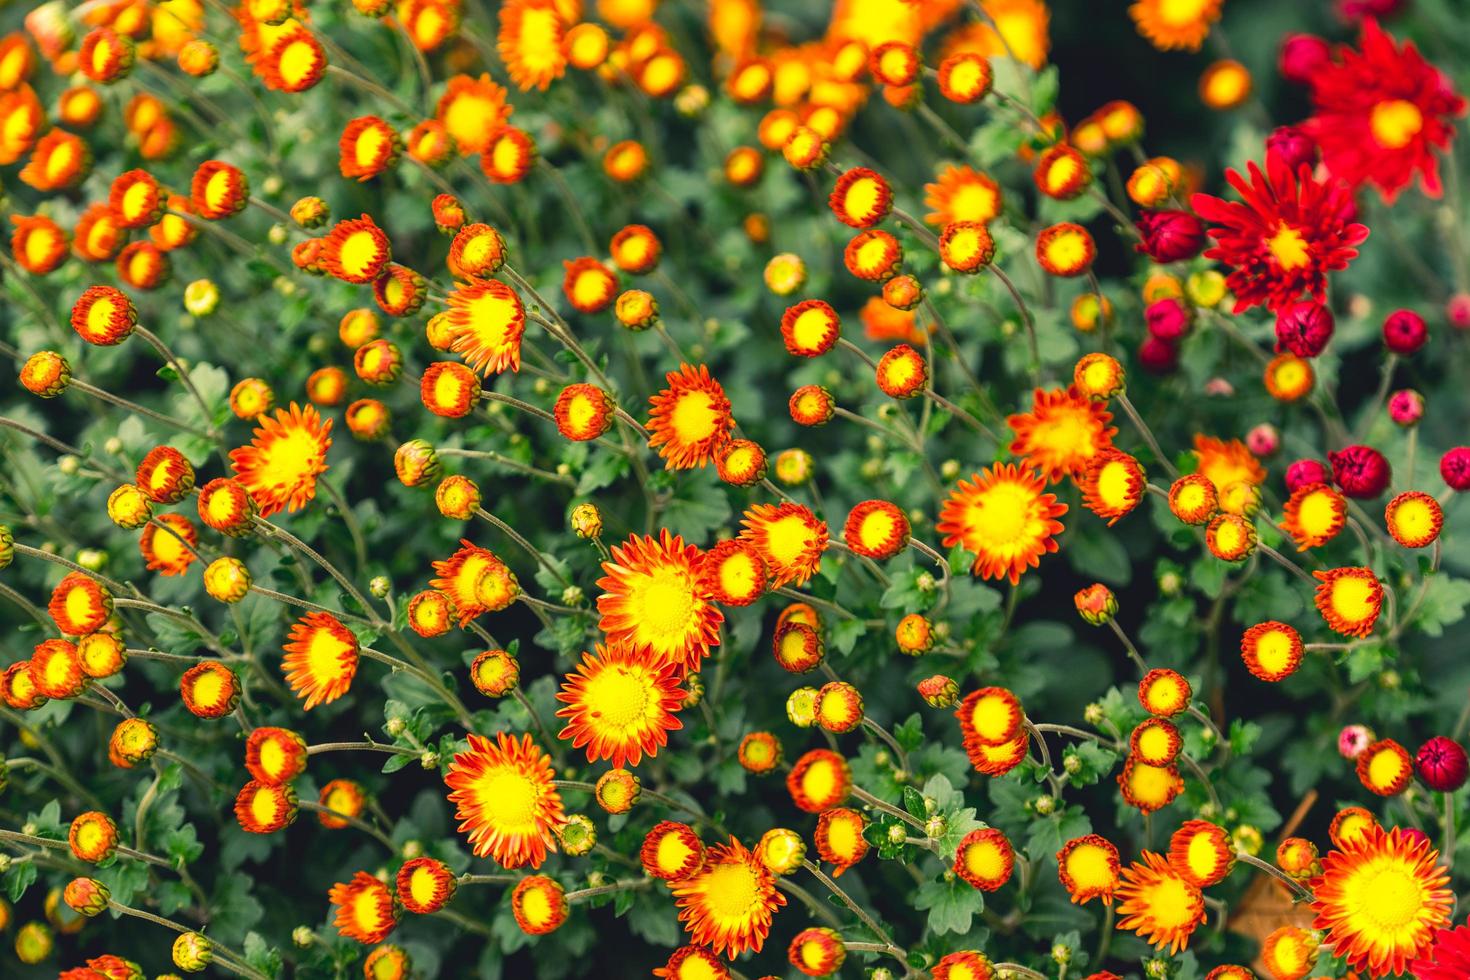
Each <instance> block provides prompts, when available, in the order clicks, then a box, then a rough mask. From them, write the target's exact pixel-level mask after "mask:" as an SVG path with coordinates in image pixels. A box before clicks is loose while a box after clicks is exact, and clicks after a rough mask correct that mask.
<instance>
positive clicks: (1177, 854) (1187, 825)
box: [1169, 820, 1235, 888]
mask: <svg viewBox="0 0 1470 980" xmlns="http://www.w3.org/2000/svg"><path fill="white" fill-rule="evenodd" d="M1169 863H1170V864H1171V865H1173V867H1174V870H1175V871H1177V872H1178V873H1179V874H1180V875H1181V876H1182V877H1183V878H1184V879H1185V880H1186V881H1188V882H1189V883H1190V884H1192V885H1194V886H1195V887H1196V888H1210V887H1212V886H1214V885H1218V884H1219V883H1220V882H1222V881H1224V880H1225V879H1226V877H1227V876H1229V874H1230V871H1231V869H1232V868H1234V867H1235V846H1234V845H1233V844H1232V843H1231V841H1230V835H1229V834H1227V833H1226V832H1225V830H1224V829H1223V828H1221V827H1220V826H1218V825H1216V824H1212V823H1210V822H1209V821H1208V820H1186V821H1184V823H1183V824H1182V825H1181V826H1180V828H1179V829H1178V830H1176V831H1174V834H1173V836H1172V837H1170V838H1169Z"/></svg>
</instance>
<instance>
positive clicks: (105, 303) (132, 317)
mask: <svg viewBox="0 0 1470 980" xmlns="http://www.w3.org/2000/svg"><path fill="white" fill-rule="evenodd" d="M137 323H138V311H137V309H136V308H135V307H134V306H133V301H132V300H131V299H129V298H128V296H127V294H126V293H124V292H122V291H121V290H118V289H114V288H113V287H111V286H89V287H87V289H86V290H85V291H84V292H83V293H82V295H81V296H79V297H77V301H76V302H75V303H73V304H72V308H71V325H72V329H73V330H75V331H76V332H77V335H78V336H79V337H81V338H82V339H83V340H85V341H86V342H87V343H89V344H92V345H94V346H97V347H113V346H115V345H117V344H120V343H122V342H123V341H124V340H127V339H128V337H129V336H131V335H132V333H133V327H134V326H136V325H137Z"/></svg>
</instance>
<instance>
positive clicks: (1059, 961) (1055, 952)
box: [1051, 943, 1072, 966]
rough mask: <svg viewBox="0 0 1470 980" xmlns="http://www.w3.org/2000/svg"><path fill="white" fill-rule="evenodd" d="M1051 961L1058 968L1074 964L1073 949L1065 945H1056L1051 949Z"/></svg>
mask: <svg viewBox="0 0 1470 980" xmlns="http://www.w3.org/2000/svg"><path fill="white" fill-rule="evenodd" d="M1051 961H1052V962H1053V963H1055V964H1056V965H1057V966H1066V965H1067V964H1068V963H1070V962H1072V947H1070V946H1068V945H1066V944H1065V943H1056V944H1054V945H1053V946H1052V948H1051Z"/></svg>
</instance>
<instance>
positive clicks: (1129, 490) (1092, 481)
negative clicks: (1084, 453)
mask: <svg viewBox="0 0 1470 980" xmlns="http://www.w3.org/2000/svg"><path fill="white" fill-rule="evenodd" d="M1146 482H1147V477H1145V476H1144V472H1143V467H1142V466H1140V465H1139V463H1138V460H1136V459H1134V458H1133V457H1132V456H1130V455H1128V454H1127V453H1125V452H1122V451H1121V450H1118V449H1111V448H1110V449H1103V450H1101V451H1099V452H1098V453H1097V454H1096V455H1095V456H1093V458H1092V460H1091V462H1089V463H1088V464H1087V468H1086V469H1085V470H1084V471H1083V473H1082V478H1081V479H1080V480H1078V481H1077V485H1078V486H1079V487H1080V488H1081V490H1082V503H1083V505H1084V506H1085V507H1086V508H1087V509H1088V510H1090V511H1092V512H1093V513H1094V514H1096V515H1097V516H1098V517H1101V518H1103V519H1105V520H1106V521H1107V522H1108V527H1112V526H1113V525H1114V524H1116V523H1118V521H1119V520H1121V519H1122V518H1123V517H1124V516H1125V515H1127V514H1128V513H1130V512H1131V511H1132V510H1133V508H1135V507H1137V506H1138V505H1139V504H1140V503H1142V501H1143V493H1144V484H1145V483H1146Z"/></svg>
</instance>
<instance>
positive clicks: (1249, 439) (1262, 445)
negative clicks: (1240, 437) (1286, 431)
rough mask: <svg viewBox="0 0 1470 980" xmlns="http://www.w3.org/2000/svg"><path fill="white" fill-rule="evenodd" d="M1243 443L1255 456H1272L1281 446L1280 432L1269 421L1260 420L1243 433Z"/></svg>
mask: <svg viewBox="0 0 1470 980" xmlns="http://www.w3.org/2000/svg"><path fill="white" fill-rule="evenodd" d="M1245 445H1246V448H1247V449H1249V450H1250V451H1251V452H1252V453H1254V454H1255V455H1257V456H1274V455H1276V450H1278V449H1280V448H1281V433H1279V432H1277V431H1276V426H1274V425H1272V424H1271V423H1269V422H1262V423H1261V424H1260V425H1258V426H1256V427H1255V428H1253V429H1251V430H1250V431H1249V432H1247V433H1246V434H1245Z"/></svg>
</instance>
